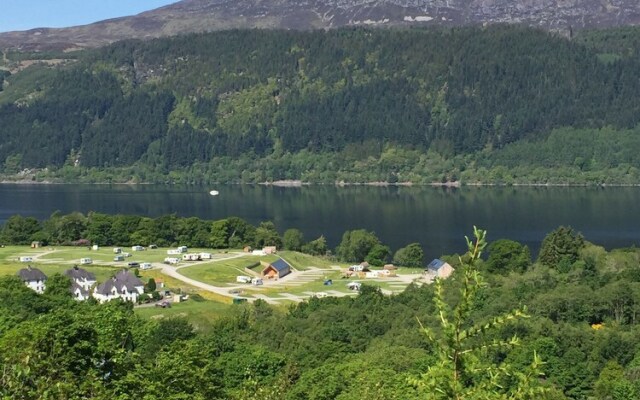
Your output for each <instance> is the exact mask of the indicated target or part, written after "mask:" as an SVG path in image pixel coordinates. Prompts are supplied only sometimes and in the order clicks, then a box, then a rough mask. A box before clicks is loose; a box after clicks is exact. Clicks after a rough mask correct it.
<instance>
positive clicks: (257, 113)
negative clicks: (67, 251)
mask: <svg viewBox="0 0 640 400" xmlns="http://www.w3.org/2000/svg"><path fill="white" fill-rule="evenodd" d="M625 32H626V33H625V34H616V33H615V31H601V32H595V33H591V34H589V35H584V36H581V37H580V38H579V39H577V40H573V41H570V40H567V39H565V38H561V37H558V36H555V35H552V34H548V33H545V32H543V31H538V30H532V29H528V28H522V27H506V26H495V27H490V28H485V29H478V28H463V29H459V28H456V29H448V28H447V29H430V30H417V29H411V30H391V31H382V30H368V29H342V30H332V31H328V32H322V31H314V32H294V31H288V32H286V31H226V32H219V33H210V34H197V35H188V36H180V37H176V38H171V39H158V40H153V41H148V42H140V41H125V42H120V43H117V44H113V45H111V46H108V47H105V48H101V49H98V50H92V51H89V52H84V53H79V54H75V55H74V57H75V58H76V60H75V61H74V60H67V61H66V64H65V63H61V64H60V63H59V64H57V65H54V66H52V65H50V64H49V65H45V64H39V63H36V64H34V65H31V66H29V67H27V68H24V69H22V70H19V69H15V71H19V72H16V73H14V74H11V75H8V74H7V73H5V74H3V75H2V77H3V79H5V80H6V82H5V83H4V85H3V91H1V92H0V121H1V125H2V129H1V130H0V143H1V144H0V160H1V162H3V165H2V167H3V172H4V173H5V174H14V173H17V172H19V171H24V170H25V169H34V168H35V169H39V170H40V171H41V170H42V169H43V168H47V171H48V172H46V173H43V174H44V175H45V176H49V177H50V176H51V175H52V174H53V176H57V177H59V178H62V179H65V180H71V181H74V180H82V179H85V180H87V179H88V180H98V181H102V180H105V179H107V180H108V179H115V180H134V181H161V182H164V181H183V182H192V183H196V182H200V183H204V182H211V181H220V182H239V181H243V182H256V181H257V182H262V181H265V180H268V181H271V180H279V179H302V180H306V181H311V182H335V181H340V180H344V181H347V182H363V181H364V182H367V181H380V180H386V181H391V182H393V181H411V182H416V183H428V182H432V181H447V180H458V179H460V178H462V179H464V180H466V181H484V182H487V181H494V182H495V181H507V182H508V181H509V180H510V179H512V178H514V177H513V176H511V177H509V176H508V175H509V171H514V170H517V169H518V168H521V169H520V172H519V173H518V174H519V175H518V176H515V178H514V179H515V181H516V182H531V181H535V182H538V183H545V182H548V179H549V177H550V176H560V177H561V178H560V180H561V182H559V183H562V182H577V183H585V182H583V181H586V183H603V182H607V183H635V182H638V181H639V180H640V177H639V176H638V167H639V166H640V158H639V157H640V156H638V155H637V154H638V152H637V151H635V152H634V151H629V147H628V146H622V147H620V146H618V147H616V146H613V147H611V146H610V145H611V144H612V143H613V142H611V141H610V140H608V139H606V138H607V137H613V138H616V140H617V139H621V138H624V140H625V141H626V142H625V143H627V144H629V145H630V146H631V147H630V148H631V149H633V148H635V147H634V146H636V144H635V143H636V142H637V139H636V138H637V137H638V132H637V130H636V129H635V127H636V126H637V124H638V122H639V120H640V81H638V80H637V79H635V78H634V77H635V76H636V74H637V71H638V68H639V67H640V58H639V57H638V55H637V52H635V51H633V50H629V49H634V48H636V47H634V46H636V44H637V42H638V37H640V35H639V34H638V31H637V30H628V31H625ZM9 56H10V57H16V58H17V59H19V58H20V57H19V55H18V56H16V54H15V53H9ZM27 56H28V55H23V56H22V57H23V58H24V57H27ZM52 57H55V55H52ZM7 75H8V76H7ZM605 127H606V131H603V130H602V128H605ZM564 128H571V129H572V130H573V131H572V132H573V133H572V136H571V137H572V138H573V137H576V138H577V140H578V141H580V140H584V142H585V143H587V145H586V146H582V147H581V146H578V147H575V146H571V145H570V146H571V148H572V149H573V150H572V151H573V152H572V153H571V154H572V155H573V158H572V159H566V158H562V159H561V160H560V159H559V161H558V162H556V163H555V164H554V163H551V164H550V163H548V162H547V161H545V160H548V159H549V157H551V158H552V159H555V158H558V157H555V156H554V154H555V152H562V151H564V150H566V149H564V148H562V147H554V146H547V145H545V143H546V142H545V141H547V140H551V139H553V138H555V137H557V136H558V135H560V137H561V138H567V137H569V136H567V135H562V134H559V133H557V132H561V131H559V130H561V129H564ZM608 132H613V133H608ZM552 133H553V134H552ZM607 135H609V136H607ZM600 137H602V139H600ZM562 140H564V139H562ZM562 140H560V142H559V143H562ZM571 140H573V139H571ZM518 143H528V144H527V145H518V146H516V144H518ZM566 143H571V141H569V142H566ZM589 144H592V145H594V146H595V145H597V146H596V147H593V146H590V145H589ZM545 146H546V147H545ZM534 148H541V149H544V151H546V153H545V154H547V156H546V157H547V158H546V159H545V158H544V157H542V158H539V159H538V158H536V157H532V156H531V155H532V152H531V149H534ZM621 152H624V157H621V154H622V153H621ZM536 154H537V153H536ZM554 157H555V158H554ZM565 167H566V168H567V169H566V170H564V172H562V174H560V175H558V174H557V173H555V172H557V171H559V170H561V169H563V168H565ZM540 168H541V169H540ZM549 168H551V170H549ZM536 169H537V173H536V175H535V176H533V175H531V174H530V172H531V171H533V170H536ZM613 170H615V171H614V172H611V171H613ZM105 171H106V172H105ZM496 171H497V172H496ZM554 171H555V172H554ZM494 172H495V174H494ZM587 172H588V173H587ZM27 173H29V172H28V171H27ZM563 174H564V175H563ZM494 175H495V176H494ZM545 177H546V178H545ZM34 179H37V178H35V177H34ZM556 179H557V178H556ZM603 179H604V180H603Z"/></svg>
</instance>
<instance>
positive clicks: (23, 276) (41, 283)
mask: <svg viewBox="0 0 640 400" xmlns="http://www.w3.org/2000/svg"><path fill="white" fill-rule="evenodd" d="M18 276H19V277H20V280H22V282H24V284H25V285H26V286H27V287H28V288H30V289H32V290H35V291H36V292H37V293H44V289H45V288H46V282H47V276H46V275H45V274H44V272H42V271H40V270H39V269H37V268H32V267H31V265H29V266H28V267H27V268H22V269H21V270H20V271H18Z"/></svg>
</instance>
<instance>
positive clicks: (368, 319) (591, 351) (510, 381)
mask: <svg viewBox="0 0 640 400" xmlns="http://www.w3.org/2000/svg"><path fill="white" fill-rule="evenodd" d="M476 235H477V236H476V240H474V241H472V242H471V243H470V246H469V252H468V253H467V254H465V255H463V256H462V257H460V258H457V257H450V258H448V259H449V260H450V262H451V263H452V264H453V265H454V267H455V268H456V270H455V272H454V274H453V275H452V276H451V277H450V278H449V279H447V280H444V281H438V282H437V284H436V285H423V286H418V285H411V286H409V287H408V288H407V290H405V291H404V292H403V293H401V294H398V295H394V296H385V295H382V294H381V293H380V291H379V290H377V289H373V288H369V287H367V286H364V287H363V289H362V290H361V293H360V294H359V295H357V296H356V297H343V298H333V297H327V298H322V299H319V298H312V299H310V300H309V301H304V302H301V303H299V304H294V305H289V306H286V307H284V306H276V307H274V306H269V305H267V304H265V303H264V302H262V301H256V302H255V303H253V304H241V305H216V304H215V303H211V302H207V301H193V302H191V300H190V302H187V303H185V304H179V305H176V307H175V308H172V309H167V310H160V313H161V315H162V317H160V318H158V317H153V315H158V314H156V310H149V309H140V310H138V311H136V312H134V311H133V310H132V308H131V306H130V305H128V304H125V303H121V302H110V303H108V304H104V305H99V304H95V303H91V302H75V301H74V300H72V299H71V297H70V294H69V293H68V291H66V290H61V289H59V288H58V289H56V287H55V285H53V286H52V287H48V288H47V291H46V292H45V294H43V295H38V294H36V293H35V292H33V291H31V290H30V289H28V288H26V287H25V286H24V285H23V284H22V283H21V282H19V280H17V279H16V278H15V277H0V293H1V294H2V297H3V299H6V300H5V301H3V302H2V303H0V321H1V322H2V323H1V324H0V327H1V328H0V349H1V352H2V354H3V357H2V358H1V359H0V367H1V368H2V370H3V371H4V373H3V374H2V375H1V376H0V380H1V382H0V383H1V384H0V394H1V395H2V396H3V397H6V398H20V399H45V398H47V399H76V398H77V399H80V398H87V397H90V398H94V399H108V398H122V399H129V398H131V399H132V398H142V397H145V396H146V398H165V399H172V400H178V399H184V398H186V397H188V398H193V399H202V400H204V399H223V398H224V399H238V400H240V399H242V400H245V399H256V400H257V399H289V400H295V399H314V400H333V399H342V400H347V399H348V400H351V399H353V400H355V399H362V398H363V396H366V398H376V399H418V398H431V399H450V398H455V396H462V397H461V398H475V397H473V396H476V397H478V396H479V397H478V398H491V399H494V398H504V399H532V400H533V399H550V400H551V399H553V400H561V399H588V398H598V399H615V400H632V399H636V398H637V397H638V393H640V392H639V389H640V387H639V381H638V379H637V369H638V365H640V364H639V363H638V360H639V359H640V340H639V338H640V332H639V331H638V319H637V315H638V314H637V313H638V310H639V308H638V306H639V305H640V267H639V265H640V250H638V249H636V248H627V249H617V250H612V251H609V252H607V251H605V250H604V249H603V248H601V247H599V246H597V245H594V244H591V243H588V242H587V241H585V239H584V238H583V237H582V236H581V235H580V234H579V233H577V232H575V231H574V230H572V229H570V228H565V227H560V228H558V229H556V230H555V231H553V232H551V233H550V234H549V235H547V237H546V238H545V239H544V241H543V243H542V245H541V251H540V255H539V257H538V259H537V260H536V261H533V260H531V258H530V254H529V252H528V249H527V248H526V246H522V245H521V244H519V243H517V242H513V241H511V240H502V239H501V240H493V241H490V243H489V245H488V246H487V247H486V248H485V244H486V242H485V240H484V237H485V236H484V232H482V231H477V232H476ZM483 253H484V254H485V256H484V257H481V256H482V254H483ZM152 314H153V315H152ZM184 315H187V316H189V318H190V320H192V321H194V322H195V326H197V329H194V325H192V324H191V323H189V321H188V320H187V319H185V317H184ZM152 317H153V318H152ZM115 320H117V321H118V324H117V325H114V321H115ZM449 323H450V325H448V324H449ZM456 360H459V362H457V361H456ZM454 372H455V373H454Z"/></svg>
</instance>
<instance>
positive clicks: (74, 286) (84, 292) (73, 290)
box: [70, 282, 89, 297]
mask: <svg viewBox="0 0 640 400" xmlns="http://www.w3.org/2000/svg"><path fill="white" fill-rule="evenodd" d="M78 289H80V294H82V297H89V291H88V290H86V289H84V288H83V287H82V286H80V285H78V284H77V283H75V282H72V283H71V289H70V290H71V293H73V294H74V295H75V294H76V290H78Z"/></svg>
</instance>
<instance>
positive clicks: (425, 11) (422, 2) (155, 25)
mask: <svg viewBox="0 0 640 400" xmlns="http://www.w3.org/2000/svg"><path fill="white" fill-rule="evenodd" d="M484 23H523V24H526V25H530V26H536V27H542V28H545V29H550V30H556V31H563V32H565V33H566V32H569V31H570V30H571V29H580V28H589V27H610V26H620V25H633V24H638V23H640V3H638V2H637V1H636V0H183V1H179V2H177V3H175V4H172V5H169V6H165V7H162V8H158V9H156V10H152V11H149V12H145V13H141V14H139V15H136V16H131V17H124V18H117V19H112V20H107V21H101V22H97V23H94V24H90V25H85V26H77V27H69V28H62V29H46V28H41V29H33V30H29V31H24V32H7V33H0V48H17V49H21V50H29V51H31V50H52V49H54V50H65V49H73V48H86V47H96V46H100V45H104V44H107V43H112V42H114V41H118V40H122V39H128V38H141V39H142V38H153V37H160V36H170V35H175V34H180V33H189V32H203V31H215V30H223V29H232V28H280V29H301V30H305V29H318V28H337V27H343V26H357V25H361V26H363V25H374V26H405V25H420V26H434V25H448V26H453V25H456V26H457V25H468V24H484Z"/></svg>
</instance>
